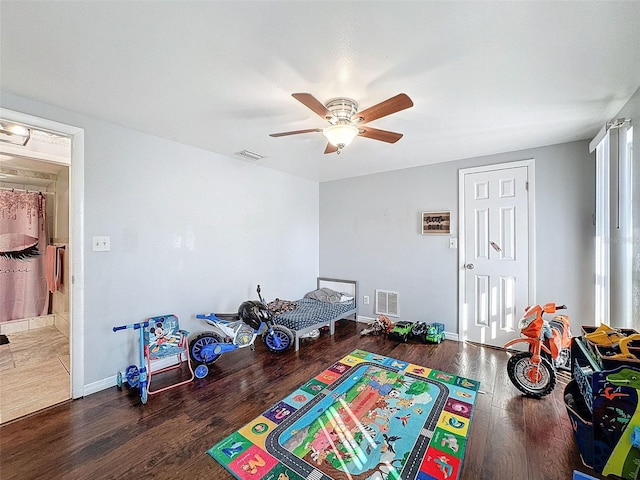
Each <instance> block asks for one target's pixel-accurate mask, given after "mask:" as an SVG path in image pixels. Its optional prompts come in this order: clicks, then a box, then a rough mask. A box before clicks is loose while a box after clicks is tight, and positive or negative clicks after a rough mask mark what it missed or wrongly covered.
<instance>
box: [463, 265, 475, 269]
mask: <svg viewBox="0 0 640 480" xmlns="http://www.w3.org/2000/svg"><path fill="white" fill-rule="evenodd" d="M464 268H466V269H467V270H473V269H474V268H476V266H475V265H474V264H473V263H467V264H466V265H465V266H464Z"/></svg>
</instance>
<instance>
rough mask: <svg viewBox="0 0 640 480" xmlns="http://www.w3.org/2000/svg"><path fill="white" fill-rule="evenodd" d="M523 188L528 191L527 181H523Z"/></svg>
mask: <svg viewBox="0 0 640 480" xmlns="http://www.w3.org/2000/svg"><path fill="white" fill-rule="evenodd" d="M524 189H525V190H526V191H527V192H528V191H529V181H526V182H524Z"/></svg>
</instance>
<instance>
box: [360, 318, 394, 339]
mask: <svg viewBox="0 0 640 480" xmlns="http://www.w3.org/2000/svg"><path fill="white" fill-rule="evenodd" d="M392 329H393V323H392V322H391V320H389V319H388V318H387V317H385V316H384V315H378V316H377V317H376V319H375V320H374V321H373V322H371V324H370V325H369V326H368V327H367V328H365V329H364V330H362V331H361V332H360V335H386V334H388V333H389V332H390V331H391V330H392Z"/></svg>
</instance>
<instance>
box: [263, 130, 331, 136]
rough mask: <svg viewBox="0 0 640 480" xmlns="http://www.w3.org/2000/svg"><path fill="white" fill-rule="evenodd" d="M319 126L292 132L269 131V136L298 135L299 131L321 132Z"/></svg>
mask: <svg viewBox="0 0 640 480" xmlns="http://www.w3.org/2000/svg"><path fill="white" fill-rule="evenodd" d="M321 131H322V129H321V128H307V129H306V130H295V131H293V132H281V133H270V134H269V136H270V137H286V136H287V135H298V134H299V133H311V132H321Z"/></svg>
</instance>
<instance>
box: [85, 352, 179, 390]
mask: <svg viewBox="0 0 640 480" xmlns="http://www.w3.org/2000/svg"><path fill="white" fill-rule="evenodd" d="M182 360H183V361H184V360H186V354H184V353H183V354H182ZM177 363H178V360H177V359H176V357H175V356H173V355H172V356H171V357H167V358H163V359H162V360H158V361H157V362H153V370H154V371H155V370H160V369H161V368H167V367H171V366H172V365H176V364H177ZM116 382H117V374H116V375H111V376H110V377H107V378H103V379H102V380H98V381H97V382H93V383H88V384H86V385H85V386H84V388H83V392H82V396H83V397H86V396H87V395H91V394H92V393H97V392H100V391H101V390H106V389H107V388H111V387H115V386H116ZM125 383H126V382H125ZM125 388H128V387H125Z"/></svg>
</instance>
